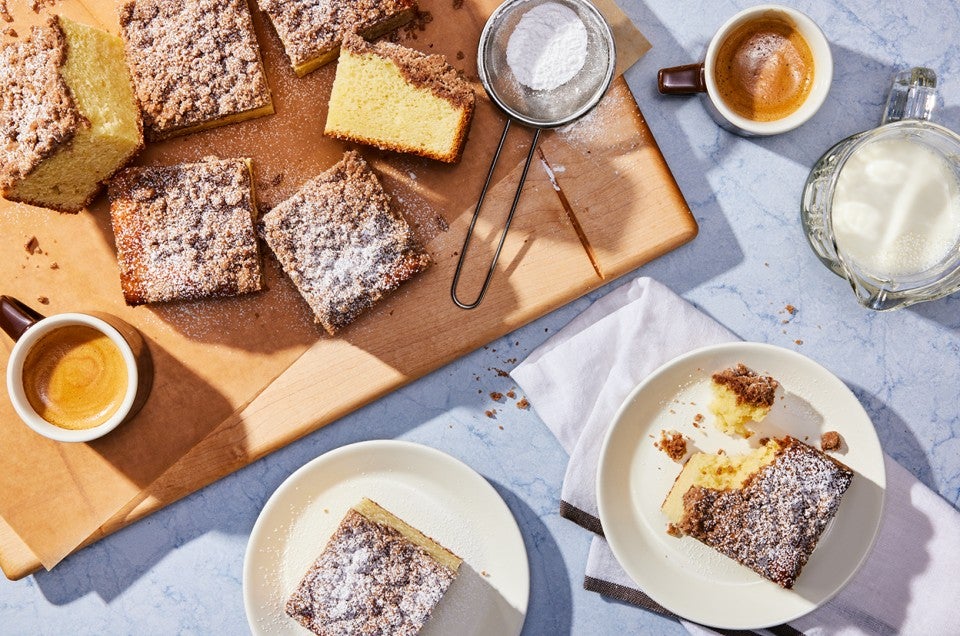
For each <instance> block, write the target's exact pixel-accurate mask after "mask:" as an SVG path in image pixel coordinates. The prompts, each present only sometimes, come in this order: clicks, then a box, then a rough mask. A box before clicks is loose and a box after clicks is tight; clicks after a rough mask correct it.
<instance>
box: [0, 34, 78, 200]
mask: <svg viewBox="0 0 960 636" xmlns="http://www.w3.org/2000/svg"><path fill="white" fill-rule="evenodd" d="M65 61H66V40H65V38H64V36H63V32H62V31H61V30H60V28H59V27H58V26H57V25H56V23H55V22H54V21H51V22H49V23H48V24H46V25H45V26H43V27H34V28H33V29H32V31H31V33H30V37H29V38H27V39H26V40H24V41H23V42H10V43H7V44H5V45H4V46H3V47H2V48H0V190H5V189H7V188H9V187H11V186H12V185H13V184H14V183H15V182H16V181H18V180H20V179H23V178H24V177H25V176H26V175H28V174H29V173H30V172H31V171H32V170H33V169H34V168H36V167H37V165H39V164H40V162H41V161H43V160H44V159H46V158H47V157H49V156H50V155H52V154H53V153H54V152H56V150H57V149H59V148H60V147H61V146H62V145H63V144H65V143H68V142H69V141H70V140H71V139H72V138H73V135H74V134H75V132H76V130H77V127H78V126H79V125H80V124H81V122H82V121H83V118H82V116H81V115H80V113H79V111H78V110H77V108H76V106H75V105H74V102H73V98H72V97H71V95H70V90H69V89H68V88H67V85H66V84H65V83H64V81H63V79H62V77H61V76H60V67H61V66H63V64H64V62H65Z"/></svg>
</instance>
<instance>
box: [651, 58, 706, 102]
mask: <svg viewBox="0 0 960 636" xmlns="http://www.w3.org/2000/svg"><path fill="white" fill-rule="evenodd" d="M657 90H659V91H660V93H661V94H663V95H691V94H693V93H706V92H707V81H706V78H705V77H704V73H703V62H700V63H699V64H687V65H686V66H673V67H670V68H662V69H660V71H659V72H658V73H657Z"/></svg>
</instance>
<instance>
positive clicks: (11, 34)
mask: <svg viewBox="0 0 960 636" xmlns="http://www.w3.org/2000/svg"><path fill="white" fill-rule="evenodd" d="M3 34H4V35H6V36H8V37H11V38H15V37H17V35H18V34H17V31H16V29H14V28H13V27H7V28H5V29H4V30H3Z"/></svg>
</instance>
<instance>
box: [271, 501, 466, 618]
mask: <svg viewBox="0 0 960 636" xmlns="http://www.w3.org/2000/svg"><path fill="white" fill-rule="evenodd" d="M462 562H463V560H462V559H461V558H460V557H458V556H457V555H455V554H454V553H453V552H451V551H450V550H448V549H446V548H445V547H443V546H442V545H440V544H439V543H437V542H436V541H434V540H433V539H431V538H430V537H428V536H426V535H424V534H423V533H422V532H420V531H419V530H417V529H416V528H414V527H412V526H410V525H409V524H407V523H405V522H404V521H403V520H402V519H400V518H398V517H397V516H395V515H393V514H391V513H390V512H389V511H387V510H385V509H384V508H382V507H380V506H379V505H378V504H377V503H376V502H374V501H371V500H370V499H363V500H362V501H361V502H360V503H359V504H357V505H356V506H354V507H353V508H351V509H350V510H349V511H348V512H347V514H346V516H345V517H344V518H343V520H342V521H341V522H340V525H339V526H338V527H337V530H336V532H334V534H333V536H332V537H331V538H330V541H329V542H328V543H327V545H326V547H325V548H324V549H323V552H322V553H321V554H320V556H319V557H318V558H317V560H316V561H315V562H314V563H313V565H311V566H310V569H309V570H308V571H307V573H306V575H305V576H304V577H303V580H302V581H300V585H299V586H298V587H297V589H296V590H294V592H293V594H291V595H290V598H289V599H288V600H287V604H286V611H287V614H289V615H290V616H292V617H293V618H295V619H296V620H297V621H298V622H299V623H300V624H301V625H303V626H304V627H306V628H307V629H309V630H311V631H312V632H314V633H315V634H324V635H327V634H329V635H333V634H337V635H339V634H344V635H345V634H396V635H399V636H412V635H413V634H416V633H417V632H419V631H420V629H421V628H422V627H423V625H424V624H425V623H426V622H427V619H428V618H430V614H431V613H432V612H433V609H434V608H435V607H436V606H437V604H438V603H439V602H440V599H441V598H442V597H443V595H444V594H445V593H446V591H447V588H449V587H450V584H451V583H452V582H453V580H454V579H455V578H456V577H457V574H458V572H459V569H460V564H461V563H462Z"/></svg>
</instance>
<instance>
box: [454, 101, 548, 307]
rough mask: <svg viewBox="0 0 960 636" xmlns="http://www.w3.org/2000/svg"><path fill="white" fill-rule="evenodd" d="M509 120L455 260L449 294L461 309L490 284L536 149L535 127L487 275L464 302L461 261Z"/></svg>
mask: <svg viewBox="0 0 960 636" xmlns="http://www.w3.org/2000/svg"><path fill="white" fill-rule="evenodd" d="M510 124H511V120H510V119H508V120H507V123H506V125H505V126H504V127H503V134H502V135H500V143H499V144H497V151H496V152H495V153H494V155H493V161H492V162H491V163H490V171H489V172H488V173H487V179H486V181H484V183H483V190H481V191H480V197H479V198H478V199H477V209H476V210H474V212H473V219H471V221H470V227H468V228H467V236H466V238H465V239H464V240H463V248H462V249H461V250H460V259H459V260H458V261H457V269H456V271H455V272H454V273H453V284H452V285H451V286H450V296H451V297H452V298H453V302H454V303H456V305H457V307H460V308H461V309H473V308H475V307H476V306H477V305H479V304H480V302H481V301H482V300H483V297H484V296H485V295H486V293H487V288H488V287H489V286H490V280H491V279H492V278H493V271H494V269H495V268H496V266H497V259H499V258H500V250H502V249H503V243H504V241H505V240H506V239H507V230H509V229H510V223H511V222H512V221H513V215H514V213H515V212H516V211H517V204H518V203H519V202H520V193H521V191H522V190H523V184H524V182H525V181H526V180H527V171H528V170H529V169H530V162H531V161H532V160H533V153H534V152H536V150H537V142H538V141H539V140H540V133H541V132H543V131H542V129H540V128H537V129H535V130H536V132H535V133H534V134H533V140H532V141H531V142H530V152H528V153H527V161H526V163H524V164H523V172H522V173H521V174H520V183H518V184H517V192H516V194H514V195H513V205H512V206H510V213H509V214H507V221H506V223H504V225H503V231H502V232H501V233H500V242H499V243H497V250H496V251H495V252H494V253H493V261H491V263H490V269H489V270H487V277H486V278H484V279H483V286H482V287H481V288H480V293H479V294H478V295H477V298H476V300H474V301H473V302H471V303H465V302H463V301H462V300H460V298H458V297H457V284H458V283H459V282H460V274H461V273H462V272H463V263H464V260H465V259H466V257H467V249H468V248H469V247H470V239H471V238H472V237H473V228H474V226H476V224H477V219H478V218H479V217H480V208H482V207H483V200H484V199H485V198H486V196H487V190H489V189H490V182H491V181H492V180H493V171H494V169H495V168H496V167H497V161H499V159H500V152H501V151H502V150H503V143H504V142H505V141H506V140H507V133H508V132H510Z"/></svg>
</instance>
